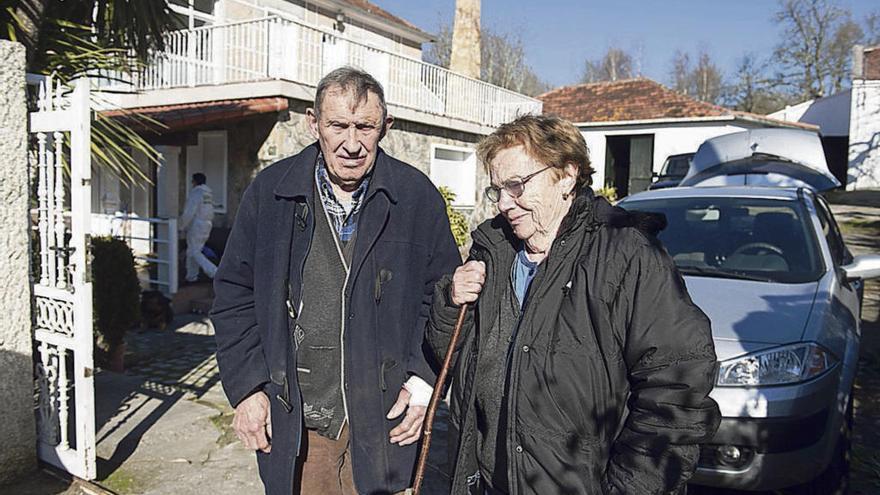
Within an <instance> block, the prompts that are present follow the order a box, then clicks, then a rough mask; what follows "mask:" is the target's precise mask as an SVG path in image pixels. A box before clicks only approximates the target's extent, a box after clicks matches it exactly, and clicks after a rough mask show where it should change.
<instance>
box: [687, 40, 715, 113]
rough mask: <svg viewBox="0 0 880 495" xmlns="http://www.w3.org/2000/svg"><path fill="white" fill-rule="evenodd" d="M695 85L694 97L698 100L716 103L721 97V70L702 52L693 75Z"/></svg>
mask: <svg viewBox="0 0 880 495" xmlns="http://www.w3.org/2000/svg"><path fill="white" fill-rule="evenodd" d="M691 79H692V80H693V85H694V96H695V97H696V98H697V99H698V100H702V101H708V102H709V103H715V102H717V101H718V98H719V97H720V96H721V79H722V76H721V69H719V68H718V66H717V65H715V63H714V62H712V59H711V58H709V54H708V53H706V52H705V51H701V52H700V55H699V57H698V58H697V66H696V67H694V70H693V72H692V73H691Z"/></svg>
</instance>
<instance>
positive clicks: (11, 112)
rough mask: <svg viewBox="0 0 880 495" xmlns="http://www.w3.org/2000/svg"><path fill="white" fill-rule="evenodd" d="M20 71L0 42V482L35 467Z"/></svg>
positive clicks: (18, 52) (20, 60) (21, 56)
mask: <svg viewBox="0 0 880 495" xmlns="http://www.w3.org/2000/svg"><path fill="white" fill-rule="evenodd" d="M24 67H25V50H24V47H23V46H22V45H20V44H18V43H11V42H8V41H0V201H2V204H3V208H0V252H2V253H3V256H0V314H2V315H3V324H2V325H0V397H2V400H0V418H3V420H2V421H0V445H2V448H0V484H3V483H6V482H9V481H11V480H13V479H15V478H17V477H19V476H21V475H23V474H25V473H27V472H28V471H31V470H33V469H35V468H36V426H35V423H34V396H33V392H34V388H33V383H34V380H33V371H32V370H33V360H32V359H33V358H32V351H31V314H30V305H31V301H30V290H28V287H29V278H28V261H29V246H28V244H29V243H28V231H27V228H28V188H27V177H28V174H27V108H26V106H25V78H24ZM0 491H2V490H0Z"/></svg>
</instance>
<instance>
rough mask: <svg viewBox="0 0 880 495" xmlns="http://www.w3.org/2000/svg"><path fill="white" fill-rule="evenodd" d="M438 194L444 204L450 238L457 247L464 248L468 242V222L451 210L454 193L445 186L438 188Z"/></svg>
mask: <svg viewBox="0 0 880 495" xmlns="http://www.w3.org/2000/svg"><path fill="white" fill-rule="evenodd" d="M440 194H441V195H443V201H445V202H446V215H447V216H448V217H449V226H450V227H451V228H452V237H454V238H455V244H456V245H457V246H459V247H461V246H464V245H465V243H466V242H467V240H468V221H467V218H466V217H465V216H464V214H463V213H462V212H460V211H456V210H455V209H453V208H452V202H453V201H454V200H455V193H454V192H452V191H451V190H450V189H449V188H448V187H446V186H440Z"/></svg>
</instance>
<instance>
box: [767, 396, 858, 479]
mask: <svg viewBox="0 0 880 495" xmlns="http://www.w3.org/2000/svg"><path fill="white" fill-rule="evenodd" d="M852 425H853V392H852V391H850V394H849V402H848V403H847V406H846V414H845V416H844V418H843V423H842V424H841V425H840V436H839V437H838V439H837V446H836V447H835V450H834V457H832V458H831V463H830V464H828V467H827V468H825V471H823V472H822V474H820V475H819V477H818V478H816V479H814V480H813V481H811V482H809V483H806V484H803V485H800V486H797V487H794V488H792V489H790V490H787V491H784V492H783V493H785V494H790V495H846V494H847V493H848V492H849V463H850V447H851V445H852Z"/></svg>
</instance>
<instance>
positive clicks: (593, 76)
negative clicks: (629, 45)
mask: <svg viewBox="0 0 880 495" xmlns="http://www.w3.org/2000/svg"><path fill="white" fill-rule="evenodd" d="M634 66H635V62H634V60H633V57H632V55H630V54H629V53H627V52H626V51H624V50H623V49H621V48H617V47H610V48H608V51H606V52H605V55H603V56H602V57H601V58H599V59H596V60H587V61H586V62H585V63H584V73H583V75H582V76H581V81H582V82H586V83H593V82H600V81H618V80H621V79H631V78H633V77H635V76H636V71H635V70H634Z"/></svg>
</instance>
